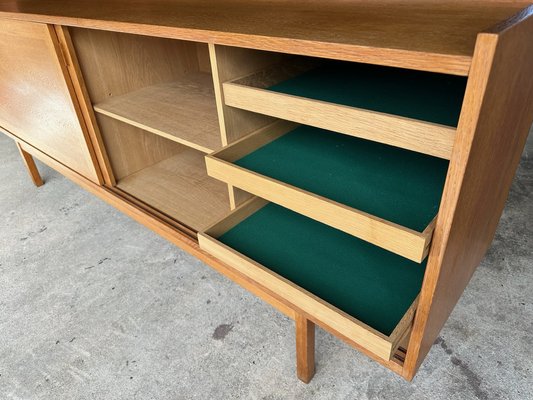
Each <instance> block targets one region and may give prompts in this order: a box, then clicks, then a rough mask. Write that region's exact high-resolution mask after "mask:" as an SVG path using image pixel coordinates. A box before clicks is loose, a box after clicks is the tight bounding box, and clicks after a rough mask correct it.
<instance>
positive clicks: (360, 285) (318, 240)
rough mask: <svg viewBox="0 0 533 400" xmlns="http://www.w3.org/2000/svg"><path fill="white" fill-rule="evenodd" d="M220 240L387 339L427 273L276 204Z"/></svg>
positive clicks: (422, 267)
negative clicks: (385, 336)
mask: <svg viewBox="0 0 533 400" xmlns="http://www.w3.org/2000/svg"><path fill="white" fill-rule="evenodd" d="M218 239H219V240H220V241H221V242H222V243H224V244H226V245H228V246H230V247H232V248H233V249H235V250H237V251H238V252H240V253H242V254H244V255H246V256H248V257H250V258H251V259H253V260H255V261H256V262H258V263H260V264H262V265H263V266H265V267H267V268H269V269H270V270H272V271H274V272H276V273H277V274H279V275H281V276H283V277H285V278H286V279H289V280H290V281H291V282H293V283H295V284H297V285H298V286H300V287H302V288H304V289H306V290H308V291H309V292H311V293H313V294H314V295H316V296H318V297H320V298H321V299H323V300H325V301H327V302H328V303H330V304H332V305H333V306H335V307H337V308H339V309H340V310H342V311H344V312H346V313H348V314H349V315H351V316H353V317H354V318H357V319H358V320H360V321H362V322H364V323H365V324H367V325H369V326H371V327H372V328H374V329H376V330H378V331H379V332H381V333H383V334H385V335H387V336H388V335H390V334H391V333H392V331H393V330H394V328H395V327H396V325H397V324H398V322H399V321H400V320H401V318H402V317H403V316H404V314H405V312H406V311H407V310H408V308H409V307H410V306H411V304H412V303H413V301H414V300H415V298H416V296H417V295H418V293H419V292H420V289H421V285H422V279H423V275H424V271H425V267H426V262H424V263H422V264H417V263H415V262H413V261H409V260H407V259H405V258H403V257H400V256H397V255H395V254H393V253H391V252H389V251H386V250H383V249H381V248H379V247H376V246H373V245H371V244H369V243H367V242H365V241H363V240H360V239H357V238H355V237H353V236H351V235H348V234H346V233H344V232H341V231H339V230H336V229H333V228H331V227H329V226H327V225H325V224H322V223H320V222H317V221H315V220H312V219H310V218H307V217H304V216H302V215H300V214H297V213H295V212H293V211H290V210H288V209H285V208H283V207H281V206H278V205H276V204H273V203H270V204H267V205H266V206H265V207H263V208H262V209H260V210H259V211H257V212H255V213H254V214H252V215H251V216H250V217H248V218H247V219H245V220H244V221H242V222H240V223H239V224H238V225H236V226H235V227H233V228H232V229H230V230H229V231H227V232H226V233H224V234H223V235H222V236H220V237H219V238H218Z"/></svg>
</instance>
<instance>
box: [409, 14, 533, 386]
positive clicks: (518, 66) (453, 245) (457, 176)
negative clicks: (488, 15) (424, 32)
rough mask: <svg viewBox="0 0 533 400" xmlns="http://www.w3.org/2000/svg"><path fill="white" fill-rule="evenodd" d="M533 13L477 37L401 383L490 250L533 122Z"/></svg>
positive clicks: (415, 364) (430, 343)
mask: <svg viewBox="0 0 533 400" xmlns="http://www.w3.org/2000/svg"><path fill="white" fill-rule="evenodd" d="M532 37H533V6H531V7H529V9H528V10H526V11H525V12H524V13H522V14H521V15H519V16H517V18H514V19H512V20H510V21H509V22H508V23H506V24H502V25H501V26H499V27H497V28H496V29H494V30H492V31H491V32H487V33H483V34H481V35H480V36H479V39H478V42H477V45H476V51H475V54H474V61H473V64H472V71H471V77H470V79H469V82H468V87H467V90H466V98H465V103H464V104H465V105H464V109H463V114H462V115H461V119H460V121H459V127H458V130H457V139H456V144H455V147H454V151H453V154H452V159H451V163H450V165H451V167H450V170H449V172H448V179H447V182H446V186H445V188H444V193H443V200H442V203H441V208H440V212H439V216H438V219H437V224H436V228H435V235H434V239H433V244H432V248H431V252H430V256H429V260H428V266H427V270H426V276H425V280H424V283H423V287H422V293H421V296H420V305H419V308H418V312H417V316H416V319H415V324H414V329H413V334H412V336H411V339H410V343H409V348H408V351H407V358H406V360H405V369H404V376H405V377H406V378H407V379H412V377H413V376H414V374H415V373H416V370H417V369H418V367H419V366H420V364H421V362H422V360H423V359H424V357H425V355H426V354H427V352H428V351H429V349H430V348H431V346H432V344H433V343H434V341H435V339H436V338H437V336H438V334H439V331H440V330H441V328H442V326H443V325H444V323H445V322H446V320H447V318H448V316H449V315H450V313H451V311H452V310H453V308H454V306H455V304H456V303H457V301H458V299H459V297H460V296H461V294H462V292H463V290H464V288H465V286H466V285H467V284H468V282H469V280H470V278H471V276H472V274H473V273H474V271H475V269H476V267H477V266H478V265H479V263H480V261H481V260H482V258H483V256H484V255H485V252H486V251H487V249H488V248H489V246H490V244H491V242H492V239H493V236H494V232H495V230H496V227H497V225H498V221H499V219H500V216H501V213H502V210H503V208H504V205H505V201H506V199H507V195H508V193H509V188H510V186H511V183H512V180H513V177H514V175H515V172H516V168H517V166H518V163H519V160H520V156H521V153H522V150H523V148H524V144H525V141H526V139H527V136H528V132H529V128H530V126H531V122H532V120H533V80H532V79H531V76H532V75H531V72H532V71H533V41H532V40H531V38H532Z"/></svg>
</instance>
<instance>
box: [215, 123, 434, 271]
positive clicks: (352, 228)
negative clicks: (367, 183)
mask: <svg viewBox="0 0 533 400" xmlns="http://www.w3.org/2000/svg"><path fill="white" fill-rule="evenodd" d="M293 128H294V124H292V123H290V122H285V121H280V122H278V123H274V124H273V125H270V126H268V127H266V128H262V129H260V130H258V131H257V132H255V133H252V134H251V135H248V136H246V137H245V138H243V139H240V140H238V141H236V142H235V143H233V144H231V145H229V146H227V147H224V148H223V149H222V150H220V151H218V152H214V153H212V154H210V155H207V156H206V165H207V173H208V174H209V175H210V176H212V177H213V178H216V179H219V180H221V181H223V182H226V183H228V184H230V185H232V186H235V187H238V188H240V189H242V190H245V191H246V192H249V193H252V194H255V195H256V196H260V197H262V198H264V199H267V200H269V201H271V202H274V203H276V204H279V205H282V206H283V207H286V208H289V209H291V210H293V211H296V212H298V213H300V214H303V215H305V216H307V217H309V218H313V219H315V220H317V221H320V222H322V223H325V224H327V225H330V226H332V227H334V228H336V229H339V230H341V231H343V232H346V233H349V234H350V235H353V236H356V237H358V238H360V239H363V240H365V241H367V242H370V243H372V244H375V245H376V246H379V247H382V248H384V249H387V250H389V251H392V252H394V253H396V254H399V255H401V256H403V257H406V258H408V259H410V260H413V261H415V262H422V261H423V260H424V258H425V257H426V255H427V251H428V244H429V242H430V241H431V237H432V235H433V231H432V229H431V228H432V227H433V225H432V224H430V225H429V227H428V228H427V229H426V230H424V232H417V231H415V230H412V229H409V228H406V227H404V226H401V225H398V224H395V223H393V222H390V221H386V220H384V219H382V218H378V217H376V216H374V215H371V214H368V213H366V212H363V211H360V210H357V209H354V208H352V207H348V206H346V205H343V204H340V203H338V202H335V201H333V200H330V199H327V198H325V197H322V196H319V195H316V194H313V193H310V192H308V191H305V190H302V189H300V188H297V187H294V186H292V185H289V184H287V183H284V182H281V181H278V180H276V179H272V178H270V177H268V176H265V175H261V174H258V173H255V172H253V171H250V170H247V169H245V168H242V167H239V166H237V165H235V164H233V162H234V161H235V160H237V159H239V158H241V157H243V156H245V155H246V154H248V153H249V152H251V151H253V150H255V149H257V148H259V147H261V146H263V145H265V144H267V143H269V142H271V141H273V140H275V139H277V138H279V137H280V136H282V135H284V134H285V133H287V132H288V131H290V130H292V129H293Z"/></svg>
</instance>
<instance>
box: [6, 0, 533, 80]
mask: <svg viewBox="0 0 533 400" xmlns="http://www.w3.org/2000/svg"><path fill="white" fill-rule="evenodd" d="M528 5H529V2H528V1H515V2H510V1H507V2H497V1H494V2H492V1H491V2H487V1H461V2H457V1H454V2H451V1H444V2H430V1H425V2H421V1H413V2H408V3H407V2H393V1H361V0H355V1H343V0H332V1H327V2H323V1H318V0H312V1H291V0H281V1H274V2H271V1H254V2H253V3H250V2H249V1H244V0H236V1H235V0H233V1H229V0H219V1H216V2H212V1H211V2H198V1H190V0H171V1H169V0H150V1H137V2H135V7H132V6H131V3H130V2H129V1H126V0H109V1H102V2H99V3H98V7H95V6H94V4H93V3H92V2H90V1H87V0H76V1H73V0H56V1H42V0H26V1H24V2H14V1H11V0H0V16H4V17H11V18H16V19H27V20H32V21H36V22H45V23H51V24H63V25H70V26H84V27H87V28H99V29H106V30H117V31H121V32H127V33H137V34H151V35H154V36H161V37H170V38H176V39H186V40H194V41H199V42H211V43H215V44H223V45H229V46H241V47H249V48H256V49H262V50H270V51H279V52H286V53H293V54H305V55H312V56H316V57H329V58H337V59H346V60H350V61H358V62H368V63H376V64H382V65H391V66H399V67H405V68H413V69H420V70H427V71H436V72H444V73H452V74H459V75H467V74H468V71H469V69H470V64H471V61H472V55H473V53H474V46H475V42H476V38H477V35H478V33H480V32H482V31H485V30H487V29H489V28H490V27H491V26H493V25H495V24H498V23H500V22H502V21H504V20H506V19H508V18H510V17H511V16H512V15H513V14H515V13H517V12H519V11H520V9H521V8H524V7H527V6H528Z"/></svg>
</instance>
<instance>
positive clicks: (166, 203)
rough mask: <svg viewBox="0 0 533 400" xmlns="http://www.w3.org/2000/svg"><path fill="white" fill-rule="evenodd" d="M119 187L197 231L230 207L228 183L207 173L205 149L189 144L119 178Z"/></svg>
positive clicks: (222, 214) (218, 217)
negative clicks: (196, 148)
mask: <svg viewBox="0 0 533 400" xmlns="http://www.w3.org/2000/svg"><path fill="white" fill-rule="evenodd" d="M117 187H118V188H120V189H121V190H124V191H125V192H127V193H129V194H131V195H133V196H135V197H137V198H139V199H140V200H142V201H144V202H145V203H147V204H149V205H150V206H152V207H154V208H155V209H157V210H160V211H162V212H163V213H165V214H167V215H169V216H170V217H172V218H174V219H175V220H177V221H179V222H181V223H183V224H185V225H187V226H189V227H191V228H192V229H193V230H196V231H199V230H202V229H205V228H206V227H207V226H208V225H211V224H212V223H213V222H214V221H217V220H219V219H220V218H222V217H223V216H224V215H226V214H228V213H229V211H230V208H229V200H228V193H227V188H226V185H224V184H223V183H221V182H218V181H216V180H215V179H212V178H210V177H208V176H207V173H206V171H205V164H204V160H203V155H202V153H200V152H198V151H196V150H192V149H188V148H182V150H181V151H180V152H179V153H178V154H176V155H175V156H173V157H170V158H168V159H165V160H163V161H161V162H159V163H157V164H154V165H151V166H149V167H146V168H144V169H142V170H140V171H137V172H135V173H134V174H132V175H129V176H127V177H125V178H122V179H120V180H118V182H117Z"/></svg>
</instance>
